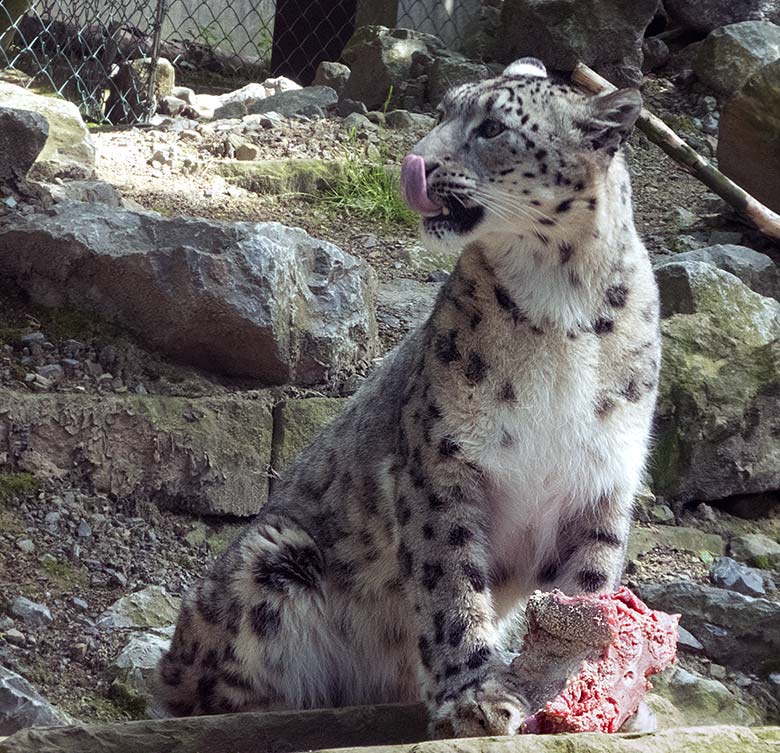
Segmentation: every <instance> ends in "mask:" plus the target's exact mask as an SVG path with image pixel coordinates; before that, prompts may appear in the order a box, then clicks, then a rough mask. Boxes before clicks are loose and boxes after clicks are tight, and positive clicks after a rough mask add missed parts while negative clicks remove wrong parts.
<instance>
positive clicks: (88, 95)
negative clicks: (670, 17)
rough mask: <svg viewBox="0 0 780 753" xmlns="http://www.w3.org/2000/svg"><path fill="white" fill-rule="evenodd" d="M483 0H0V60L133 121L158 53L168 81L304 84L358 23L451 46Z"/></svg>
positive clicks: (92, 115) (149, 108)
mask: <svg viewBox="0 0 780 753" xmlns="http://www.w3.org/2000/svg"><path fill="white" fill-rule="evenodd" d="M493 1H495V0H493ZM482 2H483V0H222V2H216V1H215V0H0V68H15V69H18V70H20V71H22V72H23V73H25V74H27V76H29V77H30V81H29V82H28V83H30V84H32V85H33V86H36V87H42V88H45V89H48V90H52V91H55V92H57V93H59V94H61V95H63V96H64V97H65V98H67V99H69V100H71V101H73V102H75V103H77V104H78V105H79V107H80V109H81V111H82V113H83V114H84V116H85V117H86V118H87V119H89V120H92V121H94V122H98V123H104V122H108V123H138V122H143V121H145V120H147V119H148V118H149V117H150V116H151V115H152V114H153V111H154V109H155V107H156V99H157V98H156V96H155V92H156V88H155V87H156V83H157V81H158V77H159V76H160V75H161V73H160V72H159V71H158V65H157V61H158V59H159V58H165V59H167V60H169V61H170V62H171V63H173V65H174V66H175V69H176V73H177V76H176V77H177V81H178V82H180V83H185V84H192V85H197V86H200V87H211V89H212V90H213V91H225V90H227V89H229V88H236V87H238V86H241V85H243V84H245V83H247V82H249V81H262V80H263V79H264V78H266V77H267V76H272V75H273V76H278V75H284V76H288V77H289V78H292V79H294V80H296V81H298V83H300V84H303V85H306V84H309V83H311V81H312V79H313V78H314V74H315V71H316V69H317V66H318V65H319V63H320V62H321V61H323V60H338V59H339V56H340V54H341V51H342V50H343V48H344V46H345V44H346V43H347V41H348V40H349V38H350V37H351V36H352V33H353V32H354V30H355V25H356V22H357V21H358V20H359V19H363V20H364V21H365V19H367V18H368V19H371V18H372V17H373V16H376V18H377V19H378V21H377V22H380V23H384V24H385V25H396V26H402V27H405V28H409V29H415V30H418V31H424V32H428V33H431V34H436V35H437V36H439V37H441V38H442V39H443V41H444V42H445V43H447V44H449V45H451V46H453V47H456V48H457V47H459V46H460V45H461V43H462V42H463V41H464V39H465V37H466V36H467V34H468V25H469V23H471V22H473V20H474V19H475V18H476V17H477V16H478V15H479V13H480V8H481V4H482ZM375 7H376V13H375V12H374V10H375ZM393 20H394V21H395V23H394V24H393V23H392V21H393Z"/></svg>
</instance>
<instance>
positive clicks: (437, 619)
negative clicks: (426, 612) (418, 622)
mask: <svg viewBox="0 0 780 753" xmlns="http://www.w3.org/2000/svg"><path fill="white" fill-rule="evenodd" d="M433 642H434V643H435V644H436V645H439V644H440V643H444V612H434V613H433Z"/></svg>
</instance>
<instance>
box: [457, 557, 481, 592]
mask: <svg viewBox="0 0 780 753" xmlns="http://www.w3.org/2000/svg"><path fill="white" fill-rule="evenodd" d="M462 568H463V574H464V575H465V576H466V578H467V579H468V581H469V583H470V584H471V587H472V588H473V589H474V590H475V591H476V592H477V593H478V594H480V593H482V592H483V591H484V590H485V588H486V587H487V578H486V577H485V573H484V572H483V571H482V570H481V568H479V567H477V565H475V564H474V563H473V562H464V563H463V565H462Z"/></svg>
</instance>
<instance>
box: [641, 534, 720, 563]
mask: <svg viewBox="0 0 780 753" xmlns="http://www.w3.org/2000/svg"><path fill="white" fill-rule="evenodd" d="M655 547H661V548H663V549H676V550H678V551H681V552H692V553H694V554H701V553H702V552H707V553H708V554H712V555H714V556H715V557H721V556H723V555H724V554H725V553H726V544H725V543H724V542H723V539H722V538H721V537H720V536H718V534H717V533H706V532H705V531H701V530H699V529H698V528H689V527H687V526H663V525H659V526H653V527H652V528H642V527H640V526H632V528H631V533H630V534H629V537H628V550H627V552H626V556H627V557H628V559H629V560H635V559H637V557H639V556H640V555H642V554H647V553H648V552H649V551H651V550H652V549H653V548H655Z"/></svg>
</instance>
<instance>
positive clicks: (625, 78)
mask: <svg viewBox="0 0 780 753" xmlns="http://www.w3.org/2000/svg"><path fill="white" fill-rule="evenodd" d="M657 8H658V3H657V2H656V0H637V1H636V2H632V3H626V2H622V0H559V2H554V3H551V2H549V0H506V2H505V3H504V5H503V9H502V11H501V23H500V24H499V30H498V36H497V39H496V45H497V56H498V58H499V60H501V61H502V62H504V63H510V62H512V61H513V60H516V59H517V58H521V57H525V56H529V55H530V56H532V57H535V58H539V60H542V61H543V62H544V64H545V65H546V66H547V68H549V69H551V70H562V71H571V70H573V69H574V66H575V65H576V64H577V62H579V61H582V62H584V63H586V64H587V65H589V66H590V67H591V68H593V69H594V70H596V71H597V72H598V73H601V74H602V75H604V76H606V77H607V78H608V79H609V80H610V81H612V82H613V83H614V84H616V85H617V86H637V85H638V84H639V82H640V81H641V80H642V71H641V69H642V40H643V38H644V32H645V29H646V28H647V26H648V25H649V24H650V21H652V20H653V17H654V16H655V12H656V10H657Z"/></svg>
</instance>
